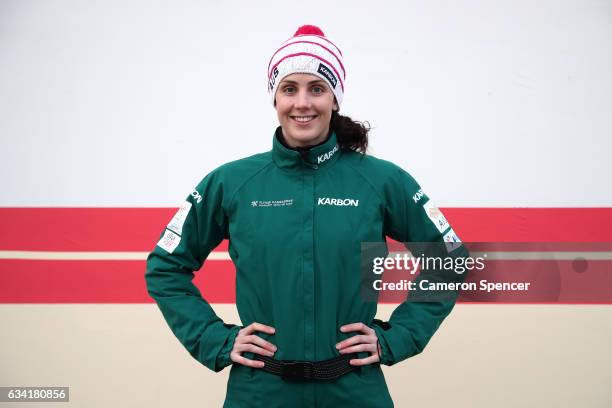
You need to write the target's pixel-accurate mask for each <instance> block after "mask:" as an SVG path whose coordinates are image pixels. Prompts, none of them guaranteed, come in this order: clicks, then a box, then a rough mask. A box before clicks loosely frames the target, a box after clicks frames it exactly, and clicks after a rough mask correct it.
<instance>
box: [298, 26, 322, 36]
mask: <svg viewBox="0 0 612 408" xmlns="http://www.w3.org/2000/svg"><path fill="white" fill-rule="evenodd" d="M298 35H320V36H321V37H325V34H323V31H321V29H320V28H319V27H317V26H313V25H303V26H301V27H300V28H298V29H297V31H296V32H295V34H293V36H294V37H296V36H298Z"/></svg>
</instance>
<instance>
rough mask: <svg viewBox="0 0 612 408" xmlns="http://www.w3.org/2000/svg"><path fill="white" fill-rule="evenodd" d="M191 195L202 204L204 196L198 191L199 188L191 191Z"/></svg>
mask: <svg viewBox="0 0 612 408" xmlns="http://www.w3.org/2000/svg"><path fill="white" fill-rule="evenodd" d="M191 196H192V197H193V199H194V200H195V201H196V203H198V204H200V203H201V202H202V200H203V197H202V196H201V195H200V193H198V190H193V192H192V193H191Z"/></svg>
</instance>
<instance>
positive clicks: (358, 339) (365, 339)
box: [336, 334, 372, 350]
mask: <svg viewBox="0 0 612 408" xmlns="http://www.w3.org/2000/svg"><path fill="white" fill-rule="evenodd" d="M371 342H372V339H371V338H370V336H364V335H361V334H359V335H357V336H353V337H349V338H348V339H346V340H342V341H341V342H340V343H338V344H336V348H337V349H338V350H340V349H343V348H344V347H347V346H352V345H354V344H359V343H371Z"/></svg>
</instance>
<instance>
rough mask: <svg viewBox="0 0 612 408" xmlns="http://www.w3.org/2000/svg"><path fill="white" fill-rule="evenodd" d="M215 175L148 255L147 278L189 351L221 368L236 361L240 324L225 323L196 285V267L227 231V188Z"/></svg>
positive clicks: (188, 201)
mask: <svg viewBox="0 0 612 408" xmlns="http://www.w3.org/2000/svg"><path fill="white" fill-rule="evenodd" d="M217 178H218V177H217V176H215V175H214V173H211V174H209V175H208V176H206V177H205V178H204V180H202V182H200V183H199V184H198V186H197V187H196V188H195V190H194V191H193V192H192V193H191V194H190V195H189V196H187V198H186V200H185V202H184V203H183V204H182V205H181V207H180V208H179V210H178V211H177V212H176V214H175V215H174V217H173V218H172V219H171V220H170V222H169V223H168V225H167V226H166V228H165V229H164V231H163V232H162V234H161V237H160V240H159V242H158V243H157V245H156V246H155V249H154V250H153V251H152V252H151V253H150V254H149V256H148V258H147V269H146V273H145V280H146V285H147V290H148V293H149V295H150V296H151V297H152V298H153V299H154V300H155V301H156V302H157V305H158V307H159V309H160V310H161V312H162V314H163V316H164V318H165V319H166V322H167V323H168V325H169V326H170V329H171V330H172V332H173V333H174V335H175V336H176V337H177V338H178V340H179V341H180V342H181V343H182V344H183V346H184V347H185V348H186V349H187V350H188V351H189V353H190V354H191V355H192V356H193V357H194V358H195V359H196V360H198V361H200V362H201V363H202V364H204V365H205V366H206V367H208V368H209V369H211V370H213V371H215V372H218V371H221V370H222V369H223V368H224V367H226V366H228V365H230V364H231V360H230V358H229V354H230V351H231V349H232V347H233V344H234V339H235V338H236V335H237V333H238V330H240V327H239V326H236V325H232V324H225V323H224V322H223V321H222V320H221V319H220V318H219V317H218V316H217V315H216V314H215V312H214V310H213V309H212V307H211V306H210V304H209V303H208V302H207V301H206V300H205V299H204V298H203V297H202V295H201V293H200V291H199V290H198V288H197V287H196V286H195V285H194V284H193V282H192V280H193V278H194V271H197V270H199V269H200V267H201V266H202V263H203V262H204V260H205V259H206V257H207V256H208V254H209V253H210V252H211V251H212V250H213V249H214V248H215V247H216V246H217V245H218V244H219V243H220V242H221V241H222V240H223V238H224V237H225V236H226V235H227V232H226V231H227V219H226V216H225V213H224V211H223V207H222V202H223V188H222V183H220V182H219V181H218V180H217Z"/></svg>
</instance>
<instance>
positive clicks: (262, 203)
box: [251, 198, 293, 208]
mask: <svg viewBox="0 0 612 408" xmlns="http://www.w3.org/2000/svg"><path fill="white" fill-rule="evenodd" d="M290 205H293V198H289V199H287V200H267V201H266V200H254V201H251V207H260V208H261V207H264V208H265V207H287V206H290Z"/></svg>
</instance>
